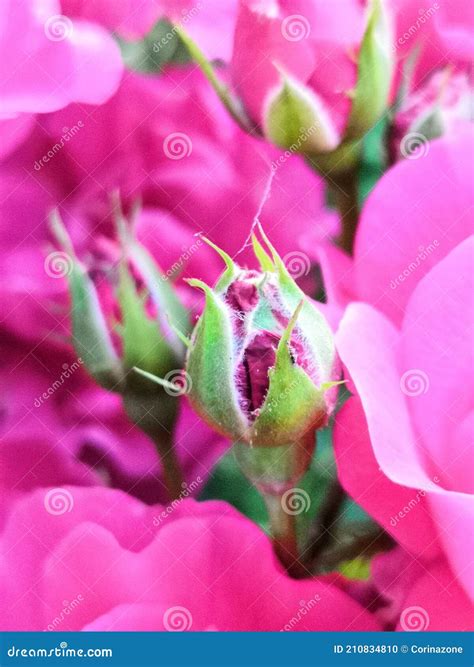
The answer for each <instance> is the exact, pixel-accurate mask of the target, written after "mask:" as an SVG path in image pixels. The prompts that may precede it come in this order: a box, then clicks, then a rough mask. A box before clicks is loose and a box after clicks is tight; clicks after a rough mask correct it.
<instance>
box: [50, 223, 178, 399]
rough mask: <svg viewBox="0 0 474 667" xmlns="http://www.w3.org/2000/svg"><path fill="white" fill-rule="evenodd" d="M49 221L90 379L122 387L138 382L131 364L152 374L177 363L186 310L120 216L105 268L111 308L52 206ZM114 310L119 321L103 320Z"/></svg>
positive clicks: (74, 329)
mask: <svg viewBox="0 0 474 667" xmlns="http://www.w3.org/2000/svg"><path fill="white" fill-rule="evenodd" d="M51 223H52V225H51V226H52V229H53V232H54V234H55V236H56V239H57V240H58V243H59V244H60V246H61V247H62V250H63V251H64V252H66V253H67V255H68V259H69V267H70V270H69V271H68V275H67V277H68V283H69V291H70V296H71V320H72V342H73V345H74V348H75V350H76V352H77V354H78V355H79V356H80V357H81V358H82V360H83V362H84V366H85V368H86V369H87V370H88V372H89V373H90V375H92V377H93V378H94V379H95V380H96V382H97V383H98V384H100V385H101V386H103V387H104V388H106V389H108V390H110V391H117V392H119V393H126V392H127V391H128V390H129V389H130V384H133V383H134V382H135V383H136V382H137V381H141V382H143V379H139V378H137V376H136V374H135V373H130V371H131V370H132V369H133V368H134V367H135V366H140V367H141V368H143V369H144V370H146V371H148V372H150V373H154V374H157V375H162V374H163V375H166V373H167V372H169V371H170V370H175V369H179V368H181V367H182V364H183V359H184V353H185V345H184V343H183V341H182V339H181V337H180V334H179V333H178V332H184V334H187V333H188V327H189V319H188V316H187V313H186V310H185V308H184V307H183V306H182V305H181V303H180V301H179V299H178V297H177V295H176V293H175V291H174V289H173V287H172V286H171V285H170V283H169V282H168V281H167V280H166V279H164V277H163V275H162V273H161V271H160V269H159V267H158V266H157V265H156V263H155V261H154V260H153V258H152V257H151V256H150V255H149V253H148V252H147V250H146V249H145V248H144V247H143V246H142V245H140V244H139V243H138V241H136V239H135V238H134V237H133V236H132V234H131V233H130V231H129V230H128V228H127V226H126V225H125V223H124V221H123V220H120V221H119V225H118V228H119V238H120V247H117V250H118V255H119V256H120V257H119V260H118V261H117V263H116V264H115V265H112V266H111V270H110V271H109V275H110V282H111V283H112V285H110V287H111V288H112V289H115V295H116V303H115V309H114V312H106V310H105V309H104V304H103V303H102V302H101V299H100V297H99V291H98V289H97V285H96V284H95V282H94V280H93V279H92V278H91V276H90V274H89V271H88V270H87V268H86V267H85V266H84V264H83V263H82V262H81V261H80V260H79V258H78V257H77V255H76V254H75V252H74V248H73V246H72V243H71V241H70V238H69V236H68V234H67V231H66V229H65V227H64V225H63V224H62V222H61V220H60V218H59V215H58V213H57V212H55V213H53V215H52V217H51ZM104 279H105V280H107V278H104ZM109 310H110V308H109ZM115 310H118V311H119V313H120V314H119V318H118V319H119V322H118V324H117V325H116V327H115V328H112V327H110V326H109V323H110V321H111V320H112V318H113V317H114V318H115V317H116V313H115Z"/></svg>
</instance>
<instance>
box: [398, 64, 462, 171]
mask: <svg viewBox="0 0 474 667" xmlns="http://www.w3.org/2000/svg"><path fill="white" fill-rule="evenodd" d="M473 119H474V97H473V86H472V80H471V78H470V76H469V74H468V73H467V72H453V71H452V70H451V69H450V68H448V69H445V70H440V71H438V72H435V73H434V74H433V75H432V76H431V77H430V78H429V79H428V81H427V83H426V84H424V85H423V86H421V87H420V88H418V89H417V90H415V91H414V92H412V93H411V94H410V95H408V96H407V97H406V99H405V100H403V101H402V103H401V104H400V106H399V108H398V110H397V112H396V114H395V117H394V120H393V124H392V128H391V135H390V153H391V158H392V161H393V162H395V161H397V160H399V159H402V158H408V159H414V158H416V157H419V156H421V155H423V154H425V153H426V152H427V151H428V142H429V141H431V140H432V139H436V138H437V137H441V136H444V135H446V134H451V135H455V134H457V133H458V132H459V131H462V130H463V128H465V127H468V126H469V125H470V123H472V121H473Z"/></svg>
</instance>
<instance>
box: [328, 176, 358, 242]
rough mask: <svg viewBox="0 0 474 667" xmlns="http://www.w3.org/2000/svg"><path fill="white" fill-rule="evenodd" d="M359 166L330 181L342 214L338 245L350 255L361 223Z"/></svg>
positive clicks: (337, 205)
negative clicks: (358, 186)
mask: <svg viewBox="0 0 474 667" xmlns="http://www.w3.org/2000/svg"><path fill="white" fill-rule="evenodd" d="M357 173H358V170H357V167H354V168H353V169H351V170H350V171H347V172H344V173H341V174H338V176H337V178H336V179H335V180H330V181H329V187H330V190H331V193H332V195H333V197H334V201H335V203H336V207H337V209H338V211H339V214H340V216H341V226H342V231H341V234H340V236H339V239H338V245H339V246H340V247H341V248H342V249H343V250H345V251H346V252H347V253H348V254H349V255H352V253H353V250H354V240H355V235H356V232H357V225H358V223H359V200H358V188H357V185H358V184H357Z"/></svg>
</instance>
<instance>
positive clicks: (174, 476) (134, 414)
mask: <svg viewBox="0 0 474 667" xmlns="http://www.w3.org/2000/svg"><path fill="white" fill-rule="evenodd" d="M133 380H134V382H135V384H134V385H132V386H131V387H129V390H128V391H127V392H124V393H123V394H122V398H123V404H124V407H125V411H126V412H127V414H128V416H129V418H130V420H131V421H132V422H133V423H134V424H135V425H136V426H137V427H138V428H139V429H140V430H142V431H143V432H144V433H146V435H147V436H148V437H149V438H150V439H151V440H152V441H153V442H154V444H155V447H156V451H157V452H158V456H159V458H160V461H161V465H162V468H163V481H164V483H165V486H166V489H167V492H168V497H169V499H170V500H175V499H177V498H179V497H180V495H181V493H182V492H183V473H182V471H181V467H180V465H179V461H178V457H177V455H176V450H175V447H174V443H173V430H174V425H175V423H176V419H177V412H178V401H177V399H176V397H174V396H170V395H169V394H167V393H166V392H165V391H164V390H162V388H161V387H160V388H158V389H157V387H156V385H152V384H151V383H150V381H149V380H146V379H143V378H141V377H138V376H137V377H134V378H133ZM141 383H142V384H143V386H142V384H141ZM150 385H151V387H150Z"/></svg>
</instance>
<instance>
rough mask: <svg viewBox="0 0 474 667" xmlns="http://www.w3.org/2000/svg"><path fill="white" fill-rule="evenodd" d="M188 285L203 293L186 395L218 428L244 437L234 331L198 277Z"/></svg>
mask: <svg viewBox="0 0 474 667" xmlns="http://www.w3.org/2000/svg"><path fill="white" fill-rule="evenodd" d="M188 283H189V285H191V286H192V287H197V288H198V289H201V290H203V292H204V293H205V295H206V303H205V307H204V312H203V314H202V315H201V317H200V319H199V322H198V323H197V325H196V328H195V330H194V333H193V338H192V341H191V347H190V348H189V350H188V359H187V365H186V370H187V372H188V373H189V375H190V378H191V387H190V392H189V398H190V399H191V401H192V402H193V404H194V405H195V407H196V408H197V410H198V412H199V413H200V414H201V415H202V416H203V418H204V419H205V420H206V421H209V422H211V424H212V425H213V426H214V428H216V429H217V430H218V431H220V432H221V433H223V434H224V435H227V436H228V437H230V438H232V439H234V440H238V439H240V438H242V439H244V440H245V439H246V437H247V428H248V425H247V422H246V419H245V416H244V414H243V412H242V410H241V409H240V406H239V403H238V397H237V393H236V389H235V387H234V350H233V341H232V337H233V332H232V324H231V321H230V316H229V314H228V313H227V311H226V308H225V305H224V304H223V302H221V300H220V299H219V297H218V296H216V295H215V294H214V293H213V291H212V290H211V289H210V287H208V285H206V284H205V283H203V282H202V281H200V280H188Z"/></svg>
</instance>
